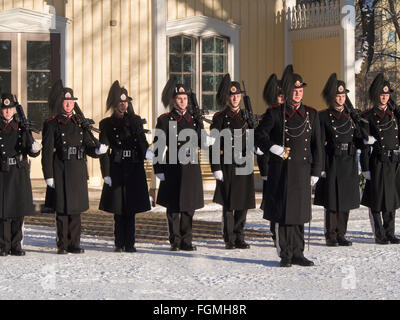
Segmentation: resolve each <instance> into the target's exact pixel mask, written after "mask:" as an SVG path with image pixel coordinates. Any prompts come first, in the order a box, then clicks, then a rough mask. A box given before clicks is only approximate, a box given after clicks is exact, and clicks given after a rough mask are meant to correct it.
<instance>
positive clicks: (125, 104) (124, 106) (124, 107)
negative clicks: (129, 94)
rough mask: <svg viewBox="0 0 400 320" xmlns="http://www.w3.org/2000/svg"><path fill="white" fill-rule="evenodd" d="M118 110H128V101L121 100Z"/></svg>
mask: <svg viewBox="0 0 400 320" xmlns="http://www.w3.org/2000/svg"><path fill="white" fill-rule="evenodd" d="M117 110H118V112H119V113H121V114H124V113H125V112H126V110H128V102H120V103H119V104H118V108H117Z"/></svg>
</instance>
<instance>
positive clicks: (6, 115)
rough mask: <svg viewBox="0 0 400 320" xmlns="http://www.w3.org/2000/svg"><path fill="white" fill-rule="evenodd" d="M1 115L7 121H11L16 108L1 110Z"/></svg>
mask: <svg viewBox="0 0 400 320" xmlns="http://www.w3.org/2000/svg"><path fill="white" fill-rule="evenodd" d="M1 114H2V116H3V118H4V119H6V120H7V121H9V120H11V119H12V117H13V116H14V114H15V108H6V109H1Z"/></svg>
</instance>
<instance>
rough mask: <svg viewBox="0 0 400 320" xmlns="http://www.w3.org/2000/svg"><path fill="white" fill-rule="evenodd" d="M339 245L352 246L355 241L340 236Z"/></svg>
mask: <svg viewBox="0 0 400 320" xmlns="http://www.w3.org/2000/svg"><path fill="white" fill-rule="evenodd" d="M337 241H338V243H339V246H341V247H350V246H352V245H353V243H352V242H351V241H349V240H347V239H345V237H338V239H337Z"/></svg>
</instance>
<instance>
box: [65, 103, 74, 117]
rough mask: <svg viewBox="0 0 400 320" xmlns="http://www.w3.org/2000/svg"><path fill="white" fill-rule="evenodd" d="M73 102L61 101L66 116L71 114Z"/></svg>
mask: <svg viewBox="0 0 400 320" xmlns="http://www.w3.org/2000/svg"><path fill="white" fill-rule="evenodd" d="M74 106H75V101H74V100H64V101H63V110H64V113H66V114H71V113H72V111H73V110H74Z"/></svg>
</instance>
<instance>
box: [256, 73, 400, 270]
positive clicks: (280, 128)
mask: <svg viewBox="0 0 400 320" xmlns="http://www.w3.org/2000/svg"><path fill="white" fill-rule="evenodd" d="M305 86H306V84H305V83H304V82H303V80H302V78H301V76H299V75H297V74H294V73H293V67H292V66H288V67H287V68H286V69H285V71H284V73H283V76H282V79H281V80H280V81H278V80H277V77H276V75H272V76H271V77H270V79H269V80H268V82H267V84H266V87H265V89H264V98H265V100H266V102H267V103H268V104H269V105H270V106H271V107H270V108H269V109H268V110H267V112H266V113H265V115H264V117H263V120H262V121H261V123H260V124H259V126H258V127H257V129H256V132H255V135H256V145H257V146H258V147H259V148H260V149H261V150H262V151H263V152H264V155H262V156H258V162H259V167H260V173H261V175H262V176H263V180H264V192H263V203H262V207H263V209H264V218H266V219H268V220H270V221H271V231H272V234H273V238H274V241H275V243H276V247H277V249H278V254H279V255H280V257H281V266H282V267H290V266H291V265H292V264H300V265H304V266H312V265H314V263H313V262H312V261H310V260H308V259H306V258H304V255H303V252H304V224H305V223H307V222H310V221H311V188H310V185H311V186H313V185H316V187H315V200H314V204H316V205H320V206H323V207H324V208H325V238H326V244H327V246H351V245H352V243H351V241H348V240H347V239H346V238H345V234H346V231H347V224H348V219H349V212H350V210H352V209H356V208H358V207H359V206H360V203H361V204H362V205H365V206H367V207H368V208H369V210H370V220H371V224H372V227H373V232H374V237H375V242H376V243H377V244H389V243H392V244H398V243H399V242H400V241H399V239H398V238H396V237H395V224H394V223H395V211H396V209H397V208H399V207H400V203H399V199H400V188H399V182H400V177H399V173H398V168H399V159H400V158H399V132H398V130H399V128H398V122H399V117H400V108H399V107H398V106H396V105H395V103H394V102H393V100H392V99H391V97H390V94H391V93H393V90H392V89H391V88H390V83H389V82H388V81H387V80H385V79H384V76H383V75H382V74H379V75H378V76H377V77H376V78H375V80H374V81H373V83H372V84H371V87H370V89H369V97H370V100H371V102H372V103H373V106H374V107H373V108H371V109H368V110H366V111H365V112H363V113H361V112H360V111H359V110H357V109H355V108H354V107H353V105H352V103H351V101H350V100H349V98H348V97H347V93H348V92H349V91H348V90H347V89H346V84H345V83H344V82H343V81H340V80H338V79H337V76H336V74H332V75H331V76H330V78H329V79H328V81H327V83H326V85H325V88H324V90H323V92H322V95H323V98H324V100H325V102H326V104H327V106H328V108H327V109H325V110H322V111H320V112H319V114H317V112H316V111H315V110H313V109H312V108H310V107H307V106H304V105H303V104H302V103H301V99H302V97H303V88H304V87H305ZM278 100H280V101H278ZM358 149H360V150H361V155H360V163H361V170H362V174H363V176H364V178H365V179H366V184H365V190H364V192H363V194H362V198H361V197H360V188H359V186H360V179H359V167H358V152H357V150H358ZM319 177H320V178H319ZM360 198H361V200H360Z"/></svg>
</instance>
